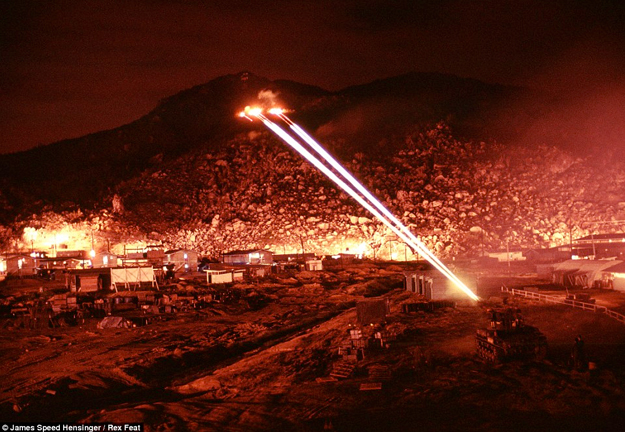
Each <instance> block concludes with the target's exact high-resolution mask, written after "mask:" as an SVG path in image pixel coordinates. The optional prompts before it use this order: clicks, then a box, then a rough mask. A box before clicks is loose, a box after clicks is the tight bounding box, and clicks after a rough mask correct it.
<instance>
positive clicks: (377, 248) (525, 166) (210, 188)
mask: <svg viewBox="0 0 625 432" xmlns="http://www.w3.org/2000/svg"><path fill="white" fill-rule="evenodd" d="M332 144H334V145H338V144H337V143H331V145H330V147H333V145H332ZM390 147H393V148H395V147H397V148H399V147H401V150H398V151H396V152H394V153H391V154H388V155H387V156H386V157H385V158H379V157H378V158H372V157H370V156H368V155H366V154H364V153H356V154H355V155H354V157H353V158H352V159H351V160H345V162H346V166H347V167H348V169H350V170H351V171H352V172H354V173H355V174H356V175H357V176H358V177H359V178H360V179H362V180H363V181H364V183H365V184H366V185H367V186H368V187H369V189H370V190H371V191H373V192H374V193H375V194H376V195H377V196H378V197H379V198H381V199H382V200H384V201H385V203H386V204H387V205H388V206H389V207H390V208H391V210H392V211H394V213H395V214H397V215H398V216H401V219H403V221H404V222H405V223H406V224H408V226H409V227H410V228H411V229H412V230H413V232H415V233H417V234H419V235H420V236H421V237H422V239H423V240H424V241H425V242H426V243H427V244H429V245H430V246H431V247H432V248H433V249H434V250H435V251H436V252H437V253H438V254H440V255H442V256H447V257H450V256H457V255H472V254H476V253H478V252H480V251H481V250H482V249H487V250H493V249H502V248H504V249H505V247H506V245H507V244H509V245H510V246H511V247H524V248H531V247H548V246H550V245H556V244H563V243H567V242H568V241H569V235H570V234H573V236H580V235H584V234H586V233H587V232H589V231H591V230H593V229H597V226H596V224H592V223H590V222H591V221H593V222H594V221H604V222H606V223H607V222H609V221H614V220H618V219H623V217H622V215H623V211H625V200H623V201H621V200H622V198H621V197H623V196H625V195H624V194H623V192H624V191H625V189H624V188H625V171H623V168H625V167H623V164H622V163H618V162H615V163H614V164H613V165H611V166H609V167H606V166H605V164H603V163H601V162H602V161H601V160H598V158H595V157H588V158H574V157H572V156H570V155H568V154H567V153H565V152H563V151H561V150H558V149H556V148H554V147H545V146H543V147H539V148H536V149H511V148H506V147H505V146H502V145H499V144H496V143H492V142H491V143H486V142H473V141H460V140H457V139H455V138H454V137H453V135H452V134H451V131H450V130H449V129H448V128H447V126H445V125H444V124H442V123H440V124H438V125H436V126H435V127H433V128H431V129H429V130H424V131H422V130H415V131H414V132H413V133H410V134H407V135H405V136H404V137H403V139H402V141H401V143H397V142H396V143H392V145H391V146H390ZM117 194H118V195H117V197H116V200H117V203H118V204H117V205H118V210H119V211H120V212H119V213H118V215H117V216H116V217H117V218H119V220H120V221H123V222H124V224H125V225H127V226H136V227H138V229H139V231H141V232H145V233H152V234H151V235H152V236H153V238H154V240H158V239H165V240H166V242H167V243H169V244H172V245H175V246H178V247H184V246H187V247H193V248H196V249H198V250H201V251H203V252H204V253H207V254H209V255H218V254H219V253H220V252H221V251H227V250H232V249H239V248H254V247H266V248H270V249H273V250H275V251H279V252H283V251H288V252H295V251H301V250H304V251H307V252H311V251H312V252H318V253H337V252H341V251H344V250H345V249H347V248H350V250H352V251H354V250H355V248H358V247H360V246H361V245H362V244H363V243H364V244H365V245H366V247H365V250H366V253H367V254H368V255H369V256H373V255H376V256H380V257H383V258H389V256H390V255H391V254H397V257H398V258H403V257H404V253H405V251H404V248H403V246H401V245H400V244H399V243H398V242H397V239H396V238H395V236H394V235H392V233H390V232H389V231H388V230H387V229H386V228H385V227H384V226H383V225H382V224H380V223H378V222H377V221H375V220H372V219H371V216H370V215H369V214H368V213H367V212H366V211H365V210H363V209H361V208H360V207H359V205H357V204H356V203H355V202H353V200H352V199H351V198H349V197H348V196H347V195H346V194H344V193H341V192H339V191H338V190H337V188H336V187H335V186H334V185H333V184H332V183H330V181H329V180H327V179H325V177H323V176H322V175H321V174H320V173H318V172H317V171H316V170H315V169H314V168H312V167H311V166H310V165H309V164H308V163H307V162H305V161H304V160H303V159H301V157H300V156H299V155H297V154H295V153H294V152H292V151H290V150H289V149H288V147H286V146H285V145H284V144H283V143H281V142H280V141H278V140H277V139H276V138H273V137H272V136H270V135H268V133H266V132H262V133H259V132H250V133H248V134H242V135H240V136H238V137H237V138H236V139H234V140H231V141H229V142H228V144H227V145H226V146H225V147H224V148H223V149H222V150H220V151H218V152H211V151H207V150H206V149H202V150H200V149H198V150H197V151H196V152H193V153H191V154H189V155H187V156H185V157H183V158H180V159H179V160H177V161H176V162H175V163H172V164H169V165H167V166H164V167H161V168H159V169H151V170H148V171H146V172H145V173H144V174H143V175H142V176H141V177H139V178H137V179H133V180H132V181H129V182H126V183H124V184H122V185H121V186H120V187H119V188H118V190H117ZM122 208H123V210H121V209H122ZM606 227H607V228H608V229H618V228H619V226H618V224H608V225H607V226H603V227H602V228H603V229H606ZM408 254H409V255H410V253H409V251H408Z"/></svg>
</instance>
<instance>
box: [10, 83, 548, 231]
mask: <svg viewBox="0 0 625 432" xmlns="http://www.w3.org/2000/svg"><path fill="white" fill-rule="evenodd" d="M261 90H270V91H271V94H275V95H278V100H279V101H280V102H281V103H284V104H285V105H286V106H288V107H289V108H291V109H293V110H294V111H295V113H294V118H295V119H296V120H299V121H301V122H302V123H303V124H306V125H307V126H308V127H309V128H310V129H311V130H316V129H319V130H318V132H319V134H320V137H321V138H323V139H333V140H341V141H342V144H341V146H340V148H338V149H337V150H339V151H340V152H341V153H342V154H343V155H350V154H353V153H355V152H358V151H361V152H365V153H373V154H375V153H376V151H377V150H376V149H378V148H379V147H378V144H379V142H380V140H382V139H384V138H386V137H388V136H389V135H402V134H403V133H405V132H406V131H407V130H409V129H411V128H413V127H414V126H415V125H416V124H418V125H426V124H430V123H436V122H438V121H440V120H445V121H446V122H447V123H448V124H449V125H450V126H451V127H453V128H454V131H455V132H456V133H457V134H459V136H466V137H472V138H479V139H486V138H499V137H500V136H501V137H503V136H504V135H505V134H498V133H495V132H496V131H495V130H494V129H493V128H492V127H491V126H489V125H488V124H487V122H485V121H484V119H491V118H494V116H493V115H492V114H491V111H492V110H493V109H496V108H497V107H500V106H503V105H505V102H506V101H509V100H511V98H515V97H517V96H515V95H516V94H517V93H518V92H519V89H512V88H506V87H503V86H497V85H490V84H485V83H481V82H479V81H475V80H469V79H462V78H458V77H454V76H449V75H440V74H425V73H420V74H417V73H411V74H406V75H403V76H399V77H393V78H388V79H385V80H380V81H375V82H373V83H370V84H366V85H361V86H357V87H350V88H346V89H344V90H341V91H338V92H334V93H331V92H327V91H325V90H323V89H320V88H318V87H314V86H310V85H304V84H299V83H295V82H290V81H284V80H277V81H274V82H272V81H269V80H267V79H265V78H262V77H258V76H256V75H254V74H251V73H248V72H242V73H239V74H236V75H228V76H223V77H220V78H217V79H214V80H212V81H210V82H208V83H206V84H203V85H199V86H196V87H193V88H191V89H188V90H185V91H182V92H180V93H178V94H176V95H174V96H171V97H169V98H166V99H164V100H163V101H161V103H160V104H159V105H158V106H157V107H156V108H155V109H154V110H152V111H151V112H150V113H148V114H146V115H145V116H143V117H141V118H140V119H138V120H136V121H134V122H132V123H129V124H127V125H123V126H121V127H119V128H116V129H113V130H109V131H103V132H99V133H95V134H91V135H88V136H85V137H82V138H77V139H72V140H66V141H61V142H57V143H53V144H50V145H47V146H41V147H37V148H35V149H32V150H29V151H25V152H20V153H15V154H9V155H0V190H1V192H0V203H2V204H3V206H2V207H3V209H4V211H3V212H2V214H0V222H5V223H6V222H9V221H10V220H12V218H13V217H15V216H16V215H18V214H30V213H33V212H38V211H40V210H41V208H42V207H44V206H46V205H48V206H52V208H54V209H66V208H72V205H73V204H75V205H78V206H80V207H82V208H88V209H90V208H98V207H99V203H100V202H101V201H102V199H103V198H104V197H106V196H107V195H108V194H109V193H110V191H111V190H112V189H113V188H114V187H115V186H116V185H117V184H119V183H120V182H123V181H126V180H129V179H132V178H133V177H135V176H137V175H139V174H140V173H141V172H142V171H143V170H145V169H146V168H149V167H153V166H157V165H158V164H159V163H161V162H163V161H171V160H174V159H176V158H177V157H179V156H181V155H184V154H186V153H187V152H189V151H191V150H192V149H194V148H196V147H198V146H204V147H208V148H211V149H218V148H219V147H220V146H221V145H222V144H223V143H224V142H227V141H228V140H230V139H232V138H233V137H234V136H235V135H237V134H238V133H240V132H242V131H245V130H247V129H248V128H249V127H250V125H247V124H244V123H242V122H240V121H239V120H238V119H237V118H236V117H235V116H234V113H235V112H237V111H238V110H239V109H240V108H241V107H243V106H245V105H248V104H250V103H253V102H254V101H258V95H259V92H260V91H261ZM526 93H527V94H529V92H526ZM535 101H536V103H539V102H538V99H535ZM519 112H520V111H519ZM504 123H505V122H504ZM499 135H500V136H499Z"/></svg>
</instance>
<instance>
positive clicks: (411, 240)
mask: <svg viewBox="0 0 625 432" xmlns="http://www.w3.org/2000/svg"><path fill="white" fill-rule="evenodd" d="M245 109H246V112H251V109H250V107H246V108H245ZM269 114H273V115H277V116H278V117H280V118H281V119H282V120H284V121H285V122H286V123H287V124H288V125H289V126H290V127H291V129H293V131H294V132H295V133H296V134H297V135H299V136H300V137H301V138H302V139H303V140H304V141H305V142H306V143H307V144H309V145H310V146H311V147H312V148H313V149H314V150H315V151H316V152H317V153H318V154H320V155H321V156H322V157H323V159H325V160H326V161H327V162H328V163H329V164H330V165H332V167H334V168H335V169H336V170H337V171H338V172H339V173H340V174H341V175H343V177H345V179H347V180H348V181H349V182H350V183H351V184H352V185H353V186H354V187H356V188H357V189H358V190H359V191H360V193H362V194H363V195H364V196H365V197H366V198H367V199H369V201H371V203H372V204H373V205H374V206H375V207H376V208H373V207H372V206H371V204H370V203H369V202H367V201H365V200H364V199H363V198H362V197H361V196H360V195H358V193H356V191H354V190H353V189H352V188H351V187H350V186H348V185H347V184H346V183H345V182H344V181H343V180H341V179H340V178H339V177H338V176H337V175H336V174H335V173H334V172H332V171H331V170H329V169H328V168H327V167H326V166H325V165H324V164H323V163H322V162H321V161H319V160H318V159H317V158H316V157H315V156H313V155H312V154H311V153H310V152H309V151H308V150H306V149H305V148H304V147H303V146H302V145H301V144H300V143H299V142H297V141H296V140H295V139H294V138H293V137H292V136H291V135H289V134H288V133H287V132H285V131H284V130H283V129H282V128H280V127H279V126H278V125H276V124H275V123H273V122H271V121H270V120H268V119H267V118H266V117H265V116H264V115H262V110H261V112H255V113H254V114H253V115H254V116H255V117H257V118H259V119H260V120H262V121H263V123H264V124H265V126H267V127H268V128H269V129H270V130H272V131H273V132H274V133H275V134H276V135H278V137H280V138H281V139H282V140H283V141H285V142H286V143H287V144H289V145H290V146H291V147H293V148H294V149H295V150H296V151H297V152H299V153H300V154H301V155H302V156H304V157H305V158H306V159H307V160H308V161H309V162H311V163H312V164H313V165H314V166H315V167H317V168H318V169H319V170H320V171H322V172H323V173H324V174H325V175H326V176H328V177H329V178H330V179H331V180H332V181H334V182H335V183H336V184H337V185H338V186H339V187H341V188H342V189H343V190H344V191H345V192H347V193H348V194H349V195H351V196H352V197H353V198H354V199H355V200H356V201H358V203H359V204H361V205H362V206H363V207H365V208H366V209H367V210H369V211H370V212H371V213H372V214H373V215H375V216H376V217H377V218H378V219H380V221H381V222H383V223H384V224H385V225H386V226H387V227H388V228H389V229H391V231H393V232H394V233H395V234H396V235H397V236H398V237H400V238H401V239H402V240H403V241H404V242H406V244H408V245H409V246H411V247H412V248H413V249H414V250H415V251H416V252H417V253H419V254H421V255H423V256H424V258H425V259H427V260H428V262H430V264H432V265H433V266H434V267H435V268H436V269H437V270H439V271H440V272H441V273H442V274H443V275H444V276H445V277H447V278H448V279H449V280H450V281H451V282H452V283H454V285H456V286H457V287H458V288H459V289H460V290H461V291H463V292H464V293H465V294H466V295H467V296H469V297H470V298H471V299H473V300H479V298H478V297H477V296H476V295H475V294H474V293H473V291H471V290H470V289H469V288H468V287H467V286H466V285H465V284H464V283H463V282H462V281H461V280H460V279H458V277H457V276H456V275H455V274H453V273H452V272H451V270H449V269H448V268H447V267H446V266H445V264H443V263H442V262H441V261H440V260H439V259H438V258H437V257H436V256H434V254H432V252H430V250H429V249H428V248H427V247H426V246H425V245H424V244H423V243H422V242H421V241H420V240H419V239H418V238H417V237H416V236H414V234H412V233H411V232H410V230H409V229H408V228H407V227H406V226H404V225H403V224H402V223H401V222H400V221H399V220H398V219H397V218H396V217H395V216H394V215H393V214H392V213H391V212H390V211H388V209H386V207H384V206H383V205H382V203H380V202H379V201H378V200H377V199H376V198H375V197H374V196H373V195H372V194H371V193H370V192H369V191H368V190H367V189H366V188H365V187H364V186H362V184H360V182H358V180H356V179H355V178H354V177H353V176H352V175H351V174H350V173H349V172H348V171H347V170H345V169H344V168H343V166H342V165H340V164H339V163H338V162H337V161H336V160H335V159H334V158H333V157H332V156H331V155H330V154H329V153H327V152H326V151H325V149H323V147H322V146H321V145H320V144H319V143H317V142H316V141H315V140H314V139H313V138H311V137H310V136H309V135H308V134H307V133H306V132H304V130H303V129H302V128H300V127H299V126H298V125H296V124H295V123H294V122H293V121H292V120H291V119H289V118H288V117H287V116H286V115H285V114H284V110H282V109H279V108H276V109H271V110H269ZM380 212H382V213H383V214H384V216H383V215H382V214H381V213H380ZM391 221H392V222H391Z"/></svg>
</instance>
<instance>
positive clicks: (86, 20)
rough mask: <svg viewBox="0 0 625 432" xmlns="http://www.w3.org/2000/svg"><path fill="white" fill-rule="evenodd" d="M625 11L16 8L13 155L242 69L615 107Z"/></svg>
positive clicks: (583, 5) (45, 3)
mask: <svg viewBox="0 0 625 432" xmlns="http://www.w3.org/2000/svg"><path fill="white" fill-rule="evenodd" d="M622 3H625V2H620V1H614V2H608V1H603V0H589V1H576V0H550V1H549V0H508V1H507V0H486V1H477V0H472V1H468V0H460V1H434V0H405V1H375V0H374V1H366V0H359V1H355V0H354V1H352V0H348V1H339V0H321V1H314V0H306V1H300V0H288V1H283V0H275V1H272V2H265V1H252V0H248V1H236V0H230V1H225V0H215V1H199V0H127V1H105V0H78V1H70V0H67V1H66V0H54V1H53V0H38V1H35V0H18V1H4V2H1V5H0V152H11V151H17V150H23V149H27V148H29V147H32V146H35V145H37V144H41V143H43V144H45V143H50V142H53V141H56V140H60V139H64V138H69V137H76V136H81V135H84V134H87V133H90V132H95V131H99V130H104V129H110V128H114V127H117V126H120V125H122V124H125V123H128V122H130V121H132V120H135V119H136V118H138V117H140V116H141V115H143V114H145V113H147V112H148V111H149V110H151V109H152V108H153V107H154V106H155V105H156V103H157V102H158V101H159V99H161V98H163V97H166V96H169V95H172V94H175V93H177V92H178V91H180V90H183V89H185V88H189V87H191V86H194V85H197V84H202V83H204V82H207V81H209V80H211V79H213V78H216V77H218V76H220V75H224V74H228V73H236V72H239V71H241V70H250V71H252V72H254V73H256V74H258V75H262V76H266V77H268V78H270V79H278V78H285V79H292V80H296V81H300V82H305V83H309V84H315V85H319V86H321V87H324V88H327V89H330V90H337V89H340V88H342V87H345V86H348V85H352V84H361V83H365V82H368V81H371V80H374V79H376V78H383V77H388V76H393V75H398V74H401V73H404V72H407V71H412V70H414V71H436V72H444V73H453V74H456V75H459V76H465V77H472V78H478V79H481V80H484V81H487V82H499V83H505V84H520V85H527V86H531V87H536V88H543V89H547V90H549V91H553V92H557V93H561V92H564V93H566V92H570V91H571V90H575V92H579V93H580V94H586V95H589V94H592V95H593V96H592V97H593V98H594V99H596V103H597V104H599V105H600V104H602V100H603V99H601V98H602V97H608V98H611V99H610V100H611V103H614V101H613V100H612V99H613V97H612V96H611V95H614V94H615V93H619V92H623V89H625V80H624V71H625V24H624V23H625V14H624V10H625V7H624V6H623V5H622ZM597 95H601V96H597ZM606 95H607V96H606ZM617 100H622V101H623V102H625V98H623V99H618V98H617ZM614 107H615V105H612V109H615V108H614Z"/></svg>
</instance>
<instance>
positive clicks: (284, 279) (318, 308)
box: [0, 264, 625, 431]
mask: <svg viewBox="0 0 625 432" xmlns="http://www.w3.org/2000/svg"><path fill="white" fill-rule="evenodd" d="M402 270H403V269H402V268H401V267H397V266H395V267H393V266H391V267H388V266H386V267H381V266H376V265H372V264H363V265H359V266H352V267H348V268H340V269H335V270H329V271H323V272H315V273H311V272H301V273H294V274H289V275H279V276H274V277H272V278H271V279H270V280H266V281H264V282H262V283H254V284H239V285H235V286H234V287H231V289H232V290H240V291H242V292H243V291H244V292H247V293H248V296H247V297H246V296H241V298H240V299H239V300H237V301H233V302H231V303H219V304H218V303H216V304H211V305H209V306H207V307H205V308H203V309H197V310H195V309H194V310H188V311H182V312H178V313H176V314H164V315H163V317H162V318H163V319H159V320H156V321H154V322H152V323H151V324H149V325H146V326H142V327H136V328H130V329H126V328H114V329H98V328H97V323H98V321H99V320H97V319H87V320H86V321H85V322H84V323H81V324H80V325H78V326H73V327H71V326H70V327H57V328H44V329H37V330H29V329H24V328H14V327H12V326H11V325H10V322H8V321H4V324H3V326H2V329H0V342H1V343H0V361H1V363H0V364H1V365H2V371H0V419H2V420H6V421H46V422H53V421H68V422H109V421H110V422H142V423H145V425H146V429H147V430H151V431H178V430H181V431H186V430H189V431H195V430H214V431H257V430H258V431H265V430H275V431H282V430H284V431H320V430H337V431H363V430H371V431H394V430H397V431H399V430H402V431H405V430H420V431H423V430H432V431H434V430H436V431H456V430H468V431H472V430H475V431H491V430H496V431H499V430H512V431H526V430H580V431H581V430H584V431H595V430H596V431H612V430H615V431H616V430H623V425H625V394H624V393H623V389H624V388H625V387H624V385H623V384H624V383H625V361H624V360H625V325H624V324H622V323H620V322H618V321H616V320H614V319H612V318H609V317H608V316H606V315H602V314H595V313H592V312H587V311H581V310H577V309H573V308H570V307H567V306H557V305H547V304H543V303H539V302H531V301H525V300H516V299H510V301H509V303H510V304H513V305H515V306H518V307H519V308H520V309H521V311H522V312H523V316H524V318H525V322H526V323H527V324H529V325H533V326H536V327H538V328H539V329H540V330H541V331H542V332H543V334H544V335H545V336H546V337H547V341H548V345H549V351H548V354H547V357H546V358H545V359H544V360H542V361H511V362H504V363H501V364H491V363H485V362H483V361H482V360H480V359H479V358H478V357H477V356H476V344H475V332H476V329H477V328H480V327H485V326H486V325H487V321H488V319H487V314H486V309H487V308H488V307H491V306H493V305H501V302H502V299H503V297H502V295H501V294H498V291H497V289H496V286H497V285H498V284H500V282H501V281H500V280H499V279H495V278H493V279H491V280H487V278H484V279H483V286H482V287H481V291H482V293H488V294H489V295H488V297H487V298H488V301H485V302H483V303H479V304H476V303H473V302H470V301H468V300H466V301H465V300H458V301H457V302H456V306H455V307H454V308H442V309H437V310H435V311H434V312H416V313H410V314H406V313H402V312H401V304H402V303H405V302H413V301H415V300H417V299H416V296H415V295H414V294H410V293H406V292H404V291H403V289H402V285H401V280H402V277H401V271H402ZM498 277H499V276H497V278H498ZM501 277H504V278H505V277H506V276H501ZM524 278H527V279H524ZM519 280H521V282H523V281H526V282H529V284H535V283H536V282H537V281H536V280H533V279H532V278H531V276H527V275H526V276H520V277H519V276H518V275H517V277H516V278H512V277H510V282H511V283H513V284H515V283H516V284H517V286H518V285H522V283H521V282H519ZM514 281H516V282H514ZM489 284H491V285H492V286H490V287H489ZM35 285H37V284H35ZM35 285H33V286H30V285H28V286H26V287H24V286H21V287H17V288H16V287H15V286H11V285H8V284H6V283H5V285H4V286H3V287H2V288H1V289H2V291H1V293H2V294H3V295H4V296H7V295H9V294H12V295H15V293H16V291H18V290H19V289H22V290H27V289H32V290H35V289H38V288H39V287H38V286H35ZM45 289H48V287H44V290H45ZM167 289H168V290H169V291H168V292H170V293H171V292H182V291H186V292H187V293H189V292H194V293H198V292H202V290H204V289H206V287H205V286H202V284H201V283H200V282H196V283H193V284H191V283H187V284H184V285H180V284H179V285H177V286H174V287H169V288H167ZM250 292H251V293H252V295H253V297H254V298H256V299H257V301H253V302H252V301H251V299H250V294H249V293H250ZM545 292H547V291H545ZM549 292H550V293H552V294H554V295H562V293H561V292H560V293H558V292H557V291H554V292H551V291H549ZM592 295H593V297H595V298H596V299H597V303H598V304H604V305H606V306H608V307H611V308H613V309H621V310H622V308H623V307H624V306H625V295H623V294H620V293H617V292H613V291H593V292H592ZM365 296H367V297H368V298H370V297H376V296H384V297H387V298H388V299H389V300H390V311H391V313H390V315H389V316H388V322H387V324H386V328H387V329H388V330H389V331H391V330H392V332H393V333H394V334H396V335H397V339H396V340H395V341H394V342H392V343H391V344H390V347H388V348H386V349H377V350H375V349H370V350H367V351H366V353H365V358H364V359H362V360H360V361H358V362H357V363H356V365H355V368H354V370H353V374H352V375H351V376H350V377H349V378H346V379H339V380H330V379H329V376H330V372H331V371H332V368H333V366H334V365H336V364H337V363H338V362H339V361H340V358H339V355H338V348H339V346H340V345H341V344H342V343H344V342H345V341H347V340H348V330H349V329H350V328H354V327H353V326H355V325H356V324H357V314H356V307H355V306H356V304H357V302H358V301H361V300H363V299H365ZM484 297H486V296H483V298H484ZM258 299H262V301H258ZM350 326H352V327H350ZM580 334H581V335H583V338H584V340H585V342H586V345H585V347H586V353H587V356H588V360H589V361H590V362H591V363H592V365H591V366H592V369H591V370H587V371H576V370H573V368H572V367H571V365H570V353H571V348H572V346H573V341H574V339H575V337H576V336H577V335H580ZM380 371H382V373H380ZM368 387H369V388H370V387H373V388H378V389H374V390H365V389H366V388H368Z"/></svg>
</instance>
